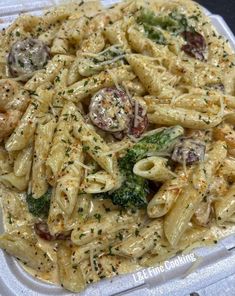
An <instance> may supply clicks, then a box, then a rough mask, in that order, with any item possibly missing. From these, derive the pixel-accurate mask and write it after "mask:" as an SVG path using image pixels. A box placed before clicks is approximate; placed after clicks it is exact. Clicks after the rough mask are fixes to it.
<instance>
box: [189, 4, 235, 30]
mask: <svg viewBox="0 0 235 296" xmlns="http://www.w3.org/2000/svg"><path fill="white" fill-rule="evenodd" d="M195 1H196V2H198V3H200V4H201V5H203V6H204V7H206V8H207V9H208V10H209V11H210V12H211V13H213V14H219V15H221V16H222V17H223V18H224V20H225V21H226V23H227V24H228V26H229V27H230V29H231V30H232V31H233V34H234V35H235V0H195Z"/></svg>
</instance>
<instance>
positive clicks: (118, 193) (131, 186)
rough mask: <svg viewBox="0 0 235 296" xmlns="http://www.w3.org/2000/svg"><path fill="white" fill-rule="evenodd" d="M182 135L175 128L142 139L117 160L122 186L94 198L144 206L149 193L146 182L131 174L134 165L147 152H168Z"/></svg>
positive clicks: (178, 127)
mask: <svg viewBox="0 0 235 296" xmlns="http://www.w3.org/2000/svg"><path fill="white" fill-rule="evenodd" d="M183 133H184V130H183V128H182V127H181V126H175V127H171V128H167V129H163V130H161V131H158V132H156V133H155V134H153V135H149V136H146V137H144V138H143V139H142V140H140V141H139V142H138V143H136V144H135V145H134V146H133V147H132V148H131V149H129V150H128V152H127V153H126V155H125V156H124V157H123V158H121V159H120V160H119V168H120V172H121V174H122V176H123V182H122V185H121V186H120V187H119V188H118V189H117V190H115V191H113V192H112V193H109V192H105V193H101V194H97V195H96V197H98V198H110V199H111V200H112V202H113V203H114V204H115V205H120V206H122V207H131V208H141V207H144V206H146V205H147V200H146V197H147V194H148V193H149V186H148V181H147V180H145V179H143V178H142V177H140V176H137V175H135V174H134V173H133V166H134V164H135V163H136V162H137V161H138V160H140V159H142V158H144V157H146V155H147V154H148V153H149V152H157V151H167V150H169V148H171V147H172V146H173V144H174V143H175V140H176V139H177V138H178V137H179V136H182V135H183ZM172 148H173V147H172Z"/></svg>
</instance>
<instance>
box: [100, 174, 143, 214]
mask: <svg viewBox="0 0 235 296" xmlns="http://www.w3.org/2000/svg"><path fill="white" fill-rule="evenodd" d="M148 193H149V186H148V181H147V180H145V179H143V178H142V177H139V176H136V175H134V174H133V173H130V174H129V175H128V176H126V178H125V180H124V181H123V183H122V186H121V187H120V188H119V189H117V190H115V191H114V192H112V193H111V194H109V193H103V194H102V193H101V194H99V196H98V197H102V198H111V200H112V202H113V204H115V205H119V206H121V207H124V208H142V207H145V206H147V200H146V196H147V194H148Z"/></svg>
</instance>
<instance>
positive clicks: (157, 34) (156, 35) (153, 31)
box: [143, 24, 166, 45]
mask: <svg viewBox="0 0 235 296" xmlns="http://www.w3.org/2000/svg"><path fill="white" fill-rule="evenodd" d="M143 27H144V31H145V33H146V35H147V37H148V38H149V39H151V40H152V41H153V42H155V43H158V44H163V45H164V44H166V38H165V37H164V35H163V34H162V32H161V31H160V30H158V29H157V28H156V27H154V26H151V25H148V24H143Z"/></svg>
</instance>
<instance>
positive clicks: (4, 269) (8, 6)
mask: <svg viewBox="0 0 235 296" xmlns="http://www.w3.org/2000/svg"><path fill="white" fill-rule="evenodd" d="M63 2H64V1H63ZM116 2H118V0H103V3H104V4H105V5H107V6H108V5H111V4H113V3H116ZM59 3H61V0H33V1H28V0H0V29H2V28H4V27H7V26H8V25H9V24H10V23H11V22H12V21H13V20H14V19H15V18H16V17H17V15H19V13H23V12H30V13H32V14H40V13H41V12H42V10H43V9H45V8H48V7H51V6H54V5H56V4H59ZM221 5H222V3H221ZM205 11H206V14H207V15H208V16H209V18H210V19H211V21H212V23H213V24H214V26H215V27H216V28H217V31H218V32H219V33H220V34H221V35H224V36H225V37H226V38H227V39H228V40H229V42H230V44H231V46H232V47H233V49H234V50H235V37H234V35H233V33H232V32H231V30H230V29H229V28H228V26H227V24H226V23H225V21H224V20H223V18H222V17H221V16H219V15H213V14H211V13H210V12H209V11H208V10H206V9H205ZM0 216H1V215H0ZM0 218H1V217H0ZM0 220H1V219H0ZM3 231H4V229H3V225H2V223H1V221H0V232H3ZM192 255H193V256H194V257H197V258H199V259H198V260H197V261H196V263H195V262H194V263H193V262H184V264H183V263H182V260H181V263H180V264H179V266H176V267H174V268H173V267H172V266H173V264H174V265H177V262H180V261H179V260H180V259H182V258H178V259H174V258H173V259H172V260H170V261H169V262H168V264H167V265H166V266H165V269H164V272H153V270H152V272H151V270H149V271H148V270H145V272H141V273H139V274H137V273H134V274H128V275H123V276H118V277H115V278H112V279H105V280H102V281H101V282H99V283H97V284H93V285H90V286H88V288H87V289H86V290H85V291H84V292H82V293H80V294H79V295H81V296H94V295H95V296H106V295H107V296H118V295H123V294H125V295H132V296H143V295H144V296H150V295H167V296H183V295H190V294H191V293H194V292H197V293H198V294H199V295H200V296H212V295H213V296H214V295H223V296H227V295H229V296H235V234H234V235H230V236H229V237H227V238H225V239H223V240H221V241H220V242H219V243H218V244H216V245H215V246H213V247H207V248H199V249H197V250H194V251H192ZM170 262H171V263H170ZM141 277H142V279H141ZM43 295H51V296H66V295H76V294H73V293H70V292H68V291H65V290H64V289H62V288H60V287H58V286H54V285H50V284H47V283H44V282H42V281H39V280H37V279H35V278H33V277H32V276H30V275H29V274H27V273H26V272H25V271H23V269H22V268H21V267H20V265H19V264H18V263H17V261H16V260H15V259H13V258H12V257H11V256H8V255H7V254H6V253H5V252H3V251H1V250H0V296H43ZM192 295H197V294H192Z"/></svg>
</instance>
